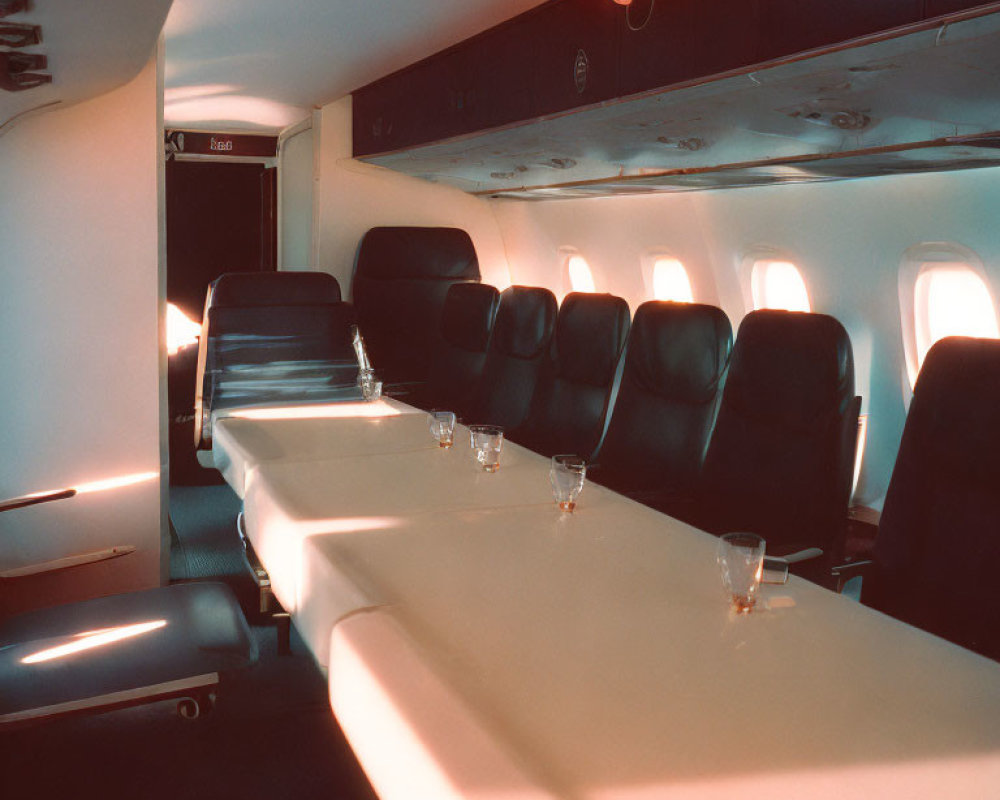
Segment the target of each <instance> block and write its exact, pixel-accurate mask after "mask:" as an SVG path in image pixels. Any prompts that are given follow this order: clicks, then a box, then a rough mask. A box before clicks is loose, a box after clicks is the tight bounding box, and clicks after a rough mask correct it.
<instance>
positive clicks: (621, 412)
mask: <svg viewBox="0 0 1000 800" xmlns="http://www.w3.org/2000/svg"><path fill="white" fill-rule="evenodd" d="M732 344H733V329H732V326H731V325H730V323H729V318H728V317H727V316H726V314H725V312H724V311H722V309H720V308H716V307H715V306H709V305H702V304H699V303H670V302H661V301H656V300H653V301H650V302H647V303H643V304H642V305H641V306H639V308H638V309H637V310H636V312H635V320H634V321H633V323H632V331H631V333H630V334H629V340H628V352H627V354H626V356H625V365H624V369H623V371H622V379H621V387H620V389H619V391H618V397H617V399H616V400H615V406H614V410H613V411H612V414H611V421H610V423H609V424H608V432H607V435H606V436H605V439H604V444H603V445H602V446H601V450H600V452H599V453H598V455H597V462H598V468H597V469H596V470H595V471H594V473H593V474H594V480H596V481H598V482H599V483H602V484H604V485H606V486H609V487H611V488H612V489H615V490H616V491H620V492H622V493H624V494H628V495H631V496H633V497H635V498H636V499H639V500H642V501H644V502H648V503H650V504H652V505H655V506H657V507H660V508H663V509H664V510H668V511H669V510H670V506H671V504H673V503H676V502H677V501H679V500H686V501H688V502H690V500H691V498H692V495H693V492H694V490H695V485H696V481H697V478H698V474H699V471H700V470H701V464H702V460H703V458H704V455H705V447H706V445H707V443H708V436H709V433H710V431H711V427H712V421H713V420H714V418H715V412H716V409H717V407H718V402H719V393H720V390H721V384H722V379H723V376H724V375H725V371H726V367H727V366H728V364H729V354H730V350H731V349H732Z"/></svg>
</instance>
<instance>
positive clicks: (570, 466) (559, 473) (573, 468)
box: [549, 455, 587, 511]
mask: <svg viewBox="0 0 1000 800" xmlns="http://www.w3.org/2000/svg"><path fill="white" fill-rule="evenodd" d="M586 478H587V462H586V461H584V460H583V459H582V458H581V457H580V456H570V455H565V456H552V466H551V467H550V468H549V482H550V483H551V484H552V496H553V497H555V499H556V502H557V503H558V504H559V508H561V509H562V510H563V511H572V510H573V509H574V508H576V498H577V497H579V496H580V492H581V491H583V483H584V481H585V480H586Z"/></svg>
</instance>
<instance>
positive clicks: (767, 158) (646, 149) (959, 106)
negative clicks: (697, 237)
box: [355, 0, 1000, 198]
mask: <svg viewBox="0 0 1000 800" xmlns="http://www.w3.org/2000/svg"><path fill="white" fill-rule="evenodd" d="M635 2H636V4H637V5H638V3H639V2H640V0H635ZM704 2H705V3H709V4H710V0H704ZM789 2H790V0H760V2H759V3H758V4H756V6H755V4H753V3H748V4H744V5H745V6H754V7H756V8H757V12H754V13H758V14H760V15H763V16H764V17H765V18H766V15H767V14H768V13H773V14H777V16H774V17H773V19H774V20H775V22H774V24H775V25H777V24H778V22H777V21H778V20H783V22H782V25H783V26H784V27H783V28H782V30H781V31H780V32H774V31H764V30H763V29H761V28H760V27H759V26H758V27H757V28H754V29H753V30H755V31H756V32H757V33H756V41H755V42H754V44H753V47H752V48H750V49H748V50H745V51H742V52H740V53H738V54H730V55H729V56H727V57H728V58H731V59H732V61H730V62H727V63H726V64H721V66H722V67H723V68H725V69H726V71H723V72H718V73H717V74H712V75H707V76H704V77H703V76H697V77H694V74H695V73H697V72H698V71H704V70H705V69H709V67H710V65H709V63H708V62H704V61H701V62H698V63H697V67H696V68H695V67H691V69H692V70H693V73H692V74H691V75H688V77H686V78H684V79H681V80H680V81H679V82H674V83H670V84H669V85H660V88H654V89H648V90H644V91H637V92H635V93H633V94H631V95H629V96H628V97H624V98H622V97H614V96H611V97H603V98H600V99H594V98H591V99H590V100H589V101H587V102H588V103H589V104H586V105H583V106H582V107H578V108H568V107H567V108H565V109H564V110H556V111H551V112H546V113H543V114H541V115H540V116H536V117H534V118H532V119H528V120H512V121H508V122H507V123H503V124H500V123H497V124H496V125H494V126H493V127H490V128H487V129H482V130H481V129H479V128H475V127H469V128H466V129H464V130H459V131H458V132H457V134H456V133H454V132H453V133H452V134H451V135H450V136H449V135H448V134H447V133H441V132H440V131H435V132H434V135H433V136H427V137H425V138H424V139H423V143H412V142H411V143H410V144H405V142H406V140H407V138H408V136H409V133H408V132H407V130H405V128H406V125H407V122H406V121H405V120H403V121H401V122H397V124H396V125H394V126H393V127H392V130H393V134H392V139H393V140H394V142H395V144H393V146H390V147H386V148H384V149H382V150H381V151H378V150H376V149H375V142H374V141H373V139H372V137H371V136H368V138H367V139H366V138H365V136H366V134H365V126H366V125H367V124H368V123H370V122H371V118H370V117H365V115H366V114H371V113H372V111H373V108H374V106H375V105H377V104H368V105H366V104H365V97H366V94H365V93H366V92H367V91H368V89H366V90H362V92H359V93H358V94H356V95H355V101H356V106H355V135H356V137H357V138H356V141H355V154H356V156H357V157H360V158H363V159H364V160H365V161H368V162H370V163H373V164H377V165H380V166H383V167H387V168H390V169H393V170H397V171H400V172H404V173H406V174H409V175H413V176H417V177H421V178H424V179H427V180H430V181H435V182H439V183H445V184H450V185H452V186H456V187H459V188H461V189H463V190H465V191H468V192H472V193H476V194H481V195H484V196H504V197H514V196H516V197H533V198H549V197H563V196H592V195H594V194H617V193H621V192H627V191H633V192H648V191H678V190H680V191H688V190H691V189H706V188H716V187H733V186H752V185H760V184H762V183H764V184H767V183H786V182H800V181H804V180H810V181H813V180H841V179H845V178H852V177H861V176H871V175H884V174H897V173H901V172H927V171H937V170H954V169H967V168H980V167H987V166H994V165H995V164H996V163H997V162H996V159H995V158H994V157H993V155H992V153H993V152H995V148H993V147H992V145H987V144H985V143H986V142H991V141H995V138H996V137H997V136H998V135H1000V3H994V4H990V5H986V6H981V7H979V8H976V9H972V10H967V11H958V12H957V13H955V14H953V15H952V16H948V17H939V18H937V19H934V20H927V19H924V20H918V21H916V22H912V23H909V24H906V25H904V26H903V27H898V28H895V29H893V30H890V31H874V32H865V31H866V30H868V29H871V28H873V27H878V26H881V25H886V24H895V23H899V21H900V20H905V19H906V18H907V17H908V16H910V15H913V14H915V13H917V11H918V10H923V11H924V13H925V14H926V9H925V2H926V0H921V2H916V3H913V2H911V1H910V0H899V1H898V2H896V0H893V2H885V3H878V4H872V3H870V2H867V0H866V2H863V3H860V2H858V3H855V2H850V3H847V4H846V5H841V4H837V7H838V8H840V9H842V10H843V9H846V11H845V12H844V13H845V15H846V17H847V18H848V19H847V22H850V20H851V19H853V20H854V22H853V23H852V24H853V25H854V27H850V26H849V25H848V26H847V27H845V25H847V22H845V21H844V20H839V21H838V23H837V25H839V26H840V27H837V25H834V26H833V28H832V30H833V31H834V33H831V34H829V36H831V37H836V36H844V35H851V36H854V37H856V38H852V39H850V40H849V41H846V42H838V43H834V44H829V43H826V42H824V41H822V38H823V37H820V39H819V40H816V41H815V42H814V40H813V39H809V40H808V42H809V46H815V48H816V49H812V50H809V51H808V52H802V53H799V52H796V53H794V54H792V55H788V56H782V57H779V58H771V60H768V61H765V62H763V63H758V62H756V61H755V62H754V63H749V64H742V65H737V66H734V65H733V64H734V63H737V64H738V63H739V62H745V61H747V60H748V59H751V58H753V59H757V58H758V55H759V54H761V53H768V54H769V53H772V52H778V51H780V50H786V49H789V48H794V47H795V46H796V45H795V44H794V42H795V41H797V39H796V37H798V36H804V35H805V33H806V32H807V31H808V28H809V26H808V25H807V24H806V21H805V20H804V19H800V17H801V14H795V13H791V12H788V14H786V15H784V16H782V15H781V14H778V12H779V11H780V8H781V7H784V6H787V5H788V4H789ZM796 2H800V0H796ZM801 2H804V0H801ZM944 2H945V0H941V2H940V3H939V5H942V4H944ZM604 3H605V5H606V6H613V5H614V4H613V3H611V2H610V0H604ZM686 3H687V0H684V1H683V2H680V1H679V2H678V3H673V4H671V3H666V4H660V3H656V4H655V6H654V13H653V14H652V15H650V19H649V22H648V23H647V27H648V28H649V29H650V31H651V34H650V35H651V36H653V38H654V39H655V38H656V37H655V35H654V34H655V31H656V27H655V26H657V25H660V18H659V17H658V16H657V14H656V12H655V9H656V8H659V7H660V6H661V5H664V6H667V7H673V8H674V10H675V12H676V13H677V14H681V17H680V18H682V19H687V23H686V24H688V25H689V26H694V25H696V24H698V23H697V21H696V17H695V15H694V11H693V7H692V8H691V9H688V8H687V5H686ZM805 4H806V5H809V6H810V7H812V6H813V5H814V4H813V3H805ZM560 5H562V4H547V5H545V6H541V7H540V10H539V12H538V13H541V11H544V10H546V9H549V8H550V7H559V6H560ZM584 5H586V3H584ZM793 5H794V3H793ZM821 5H822V4H821ZM827 5H829V4H827ZM965 5H969V4H968V3H966V4H965ZM874 6H877V7H878V10H877V12H876V11H873V10H872V9H873V7H874ZM602 8H603V6H602ZM595 9H596V6H595ZM851 9H854V11H853V12H851ZM616 10H619V11H620V9H616ZM688 12H690V15H689V17H683V14H685V13H688ZM848 12H851V13H848ZM661 13H665V12H661ZM940 13H950V12H944V11H942V12H940ZM852 14H853V15H854V16H852ZM639 16H640V17H641V16H642V15H639ZM523 17H524V18H525V19H528V20H530V18H531V14H530V13H529V14H527V15H523ZM518 19H521V18H518ZM515 21H516V20H515ZM831 24H832V23H831ZM859 26H860V27H859ZM495 30H502V27H501V28H500V29H495ZM644 30H646V28H643V29H642V30H641V31H640V32H639V33H640V34H642V32H643V31H644ZM859 31H860V32H865V33H864V35H859ZM751 32H752V31H751ZM487 33H490V32H487ZM629 33H630V35H631V31H629ZM779 33H780V36H779ZM580 35H583V34H580ZM701 35H702V37H703V38H702V40H701V41H702V44H703V45H704V46H705V48H712V47H714V45H713V44H712V42H711V41H708V40H706V39H705V38H704V37H705V36H707V32H703V33H702V34H701ZM734 35H735V33H734ZM782 37H784V38H782ZM618 41H619V45H620V60H619V63H620V65H621V70H622V72H620V73H619V75H618V77H617V79H616V82H615V85H621V84H622V82H623V81H624V83H625V85H628V86H629V87H630V88H633V87H634V86H639V85H641V80H640V79H638V78H628V76H627V75H625V70H626V67H627V65H629V64H633V66H635V64H638V63H639V62H641V61H642V59H643V58H645V59H646V60H647V61H648V62H650V63H648V64H647V65H646V67H644V68H643V69H647V70H652V72H653V73H654V74H656V75H657V76H658V79H659V78H660V77H662V76H664V75H674V74H678V72H677V70H679V69H681V68H682V67H683V63H684V62H683V60H678V59H677V58H676V56H675V55H670V56H668V55H655V54H654V55H650V54H648V53H647V54H646V56H642V57H640V56H639V55H636V54H635V53H632V54H629V55H627V54H626V50H627V48H626V47H625V42H627V41H630V40H628V39H624V38H622V39H619V40H618ZM650 41H652V39H651V40H650ZM775 42H777V44H775ZM532 47H535V48H536V49H537V48H539V45H538V42H537V41H534V40H533V41H532ZM688 48H689V49H690V48H691V45H688ZM768 48H771V49H768ZM775 48H777V50H775ZM541 49H544V48H541ZM581 49H582V48H581ZM595 52H598V53H599V51H595ZM751 52H752V53H753V54H754V55H753V56H751V55H750V53H751ZM448 53H449V54H450V57H459V56H460V54H461V48H453V49H452V50H451V51H448ZM587 55H588V57H589V55H590V54H589V52H588V53H587ZM692 58H694V54H692ZM704 58H708V56H704ZM657 59H659V61H657ZM671 59H672V60H671ZM433 61H434V59H429V60H428V61H427V62H422V64H423V65H425V68H426V65H428V64H429V63H432V62H433ZM588 61H589V64H588V65H587V67H586V68H585V69H584V71H586V70H587V69H589V68H590V66H591V65H597V66H598V67H599V66H600V64H601V63H602V59H601V57H600V56H599V55H598V56H597V57H595V58H592V59H590V58H588ZM633 62H634V63H633ZM650 64H652V66H650ZM657 65H658V66H657ZM636 69H638V67H636ZM657 69H659V70H661V72H656V70H657ZM684 69H687V67H684ZM403 74H405V73H399V75H403ZM567 75H568V79H569V80H570V81H572V79H573V78H574V66H573V65H572V64H571V65H569V66H568V67H567ZM623 76H624V77H623ZM394 77H395V76H390V77H389V78H387V79H385V80H384V81H382V82H380V83H379V84H373V85H372V87H379V88H380V91H383V92H388V90H389V89H391V87H392V85H393V83H394ZM629 80H632V81H633V83H631V84H630V83H628V81H629ZM643 80H644V79H643ZM369 88H371V87H369ZM418 89H419V91H418ZM410 91H411V97H413V98H419V99H420V100H421V101H422V99H423V98H425V97H427V96H429V95H431V94H433V92H434V86H433V85H432V84H428V86H423V85H422V84H420V85H419V86H418V85H417V84H410ZM467 91H470V92H471V93H472V94H473V95H474V94H475V87H472V88H471V89H467ZM602 91H603V92H606V91H607V90H606V89H602ZM538 96H539V93H538V92H536V93H535V95H534V97H535V98H537V97H538ZM369 99H370V96H369ZM359 100H360V101H361V102H360V103H359V102H358V101H359ZM535 102H536V106H535V110H536V111H537V109H538V106H537V101H535ZM410 107H411V111H410V113H411V114H412V115H413V117H412V118H413V119H417V120H419V117H420V115H419V113H418V111H419V103H416V104H415V103H410ZM382 122H383V124H384V125H389V124H391V123H392V122H393V121H392V120H389V119H387V118H384V119H383V120H382ZM401 128H402V129H401ZM383 130H384V128H383ZM411 132H412V131H411ZM376 138H377V137H376ZM418 138H419V137H418ZM359 139H360V141H359ZM382 143H383V144H389V142H387V141H386V140H385V139H383V140H382ZM359 144H360V145H361V146H360V147H359ZM366 148H367V149H368V154H366V153H365V150H366ZM629 187H632V188H631V189H630V188H629Z"/></svg>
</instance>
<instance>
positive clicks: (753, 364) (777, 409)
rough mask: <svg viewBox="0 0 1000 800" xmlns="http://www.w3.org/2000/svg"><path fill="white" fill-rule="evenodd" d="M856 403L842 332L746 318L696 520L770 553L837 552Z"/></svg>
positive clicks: (826, 319)
mask: <svg viewBox="0 0 1000 800" xmlns="http://www.w3.org/2000/svg"><path fill="white" fill-rule="evenodd" d="M859 406H860V398H856V397H855V395H854V357H853V354H852V350H851V341H850V337H849V336H848V335H847V331H846V330H844V327H843V326H842V325H841V324H840V323H839V322H838V321H837V320H836V319H834V318H833V317H830V316H827V315H825V314H807V313H801V312H791V311H774V310H761V311H753V312H751V313H750V314H747V316H746V317H744V319H743V322H742V324H741V325H740V328H739V332H738V334H737V337H736V344H735V346H734V347H733V356H732V361H731V363H730V366H729V375H728V377H727V378H726V387H725V390H724V391H723V395H722V403H721V405H720V407H719V414H718V418H717V420H716V424H715V430H714V431H713V433H712V438H711V441H710V443H709V447H708V452H707V454H706V457H705V466H704V470H703V475H702V481H701V487H700V491H699V495H700V498H699V510H698V517H699V522H700V524H701V525H702V527H705V528H706V529H708V530H710V531H712V532H714V533H724V532H727V531H750V532H753V533H757V534H759V535H760V536H763V537H764V538H765V539H766V540H767V542H768V551H769V552H773V553H776V554H780V553H778V552H777V551H778V550H779V549H780V548H781V547H783V546H790V545H791V546H798V545H800V544H803V545H809V546H817V547H820V548H823V550H824V551H825V552H826V553H830V552H831V550H832V549H835V548H838V547H840V546H841V545H842V538H843V535H844V531H845V526H846V521H847V503H848V499H849V496H850V490H851V479H852V477H853V472H854V449H855V443H856V441H857V417H858V410H859Z"/></svg>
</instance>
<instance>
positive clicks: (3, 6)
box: [0, 0, 28, 18]
mask: <svg viewBox="0 0 1000 800" xmlns="http://www.w3.org/2000/svg"><path fill="white" fill-rule="evenodd" d="M27 7H28V0H0V18H3V17H9V16H10V15H11V14H16V13H17V12H18V11H24V10H25V9H26V8H27Z"/></svg>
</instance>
